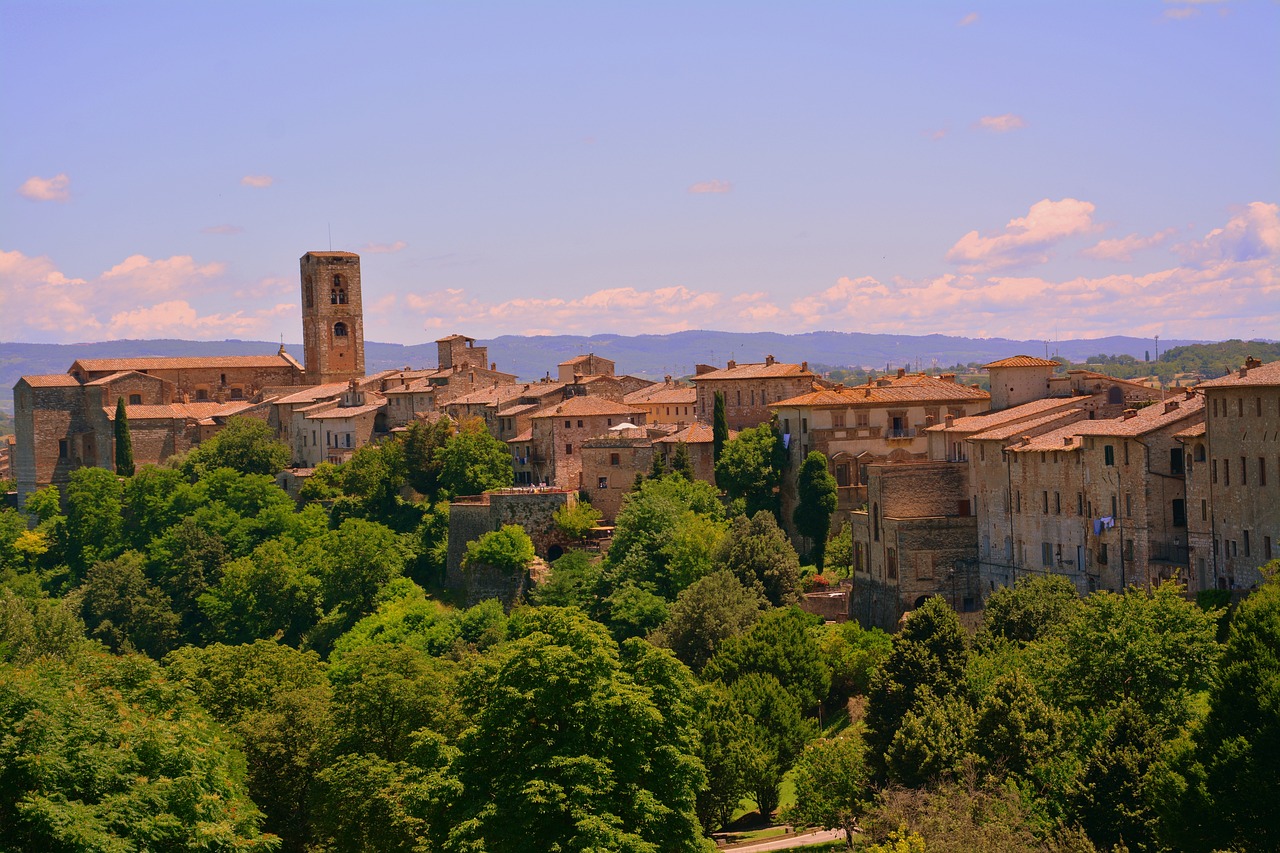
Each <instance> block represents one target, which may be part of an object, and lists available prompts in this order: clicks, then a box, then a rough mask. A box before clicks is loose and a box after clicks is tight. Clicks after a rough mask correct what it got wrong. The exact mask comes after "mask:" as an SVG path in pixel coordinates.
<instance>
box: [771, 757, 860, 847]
mask: <svg viewBox="0 0 1280 853" xmlns="http://www.w3.org/2000/svg"><path fill="white" fill-rule="evenodd" d="M866 751H867V750H866V746H865V745H864V744H863V743H862V739H861V738H859V737H856V736H855V737H840V738H833V739H827V738H823V739H821V740H816V741H814V742H813V743H811V744H809V746H808V747H806V748H805V751H804V752H802V753H801V754H800V758H799V759H798V760H797V761H796V765H795V776H794V780H795V786H796V801H795V805H793V806H792V807H791V808H789V809H788V810H787V811H786V813H785V814H786V818H787V820H788V821H789V822H791V823H799V824H808V825H811V826H821V827H823V828H824V829H842V830H844V837H845V843H846V844H848V846H849V848H850V849H852V848H853V831H854V829H855V828H857V824H858V818H860V817H861V816H862V815H863V814H865V813H866V811H867V809H868V808H869V807H870V805H871V803H872V802H873V800H874V795H873V793H872V789H871V770H870V768H869V767H868V766H867V757H866Z"/></svg>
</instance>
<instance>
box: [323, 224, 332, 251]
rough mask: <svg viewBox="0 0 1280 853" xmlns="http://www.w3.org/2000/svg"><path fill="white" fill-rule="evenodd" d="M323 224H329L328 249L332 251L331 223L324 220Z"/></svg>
mask: <svg viewBox="0 0 1280 853" xmlns="http://www.w3.org/2000/svg"><path fill="white" fill-rule="evenodd" d="M325 224H326V225H328V226H329V251H330V252H332V251H333V223H332V222H326V223H325Z"/></svg>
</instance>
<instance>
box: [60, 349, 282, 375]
mask: <svg viewBox="0 0 1280 853" xmlns="http://www.w3.org/2000/svg"><path fill="white" fill-rule="evenodd" d="M77 365H78V366H79V367H80V369H81V370H84V371H86V372H88V373H117V372H120V371H124V370H137V371H139V372H142V371H144V370H194V369H198V368H220V367H225V368H237V367H248V368H254V367H257V368H270V367H281V368H286V367H287V368H292V367H294V362H292V361H291V360H289V359H287V358H285V357H284V356H282V355H280V354H278V353H277V354H273V355H223V356H213V357H210V356H183V357H178V358H169V357H166V356H144V357H141V358H81V359H77V360H76V362H75V364H73V365H71V366H72V367H73V368H74V367H76V366H77Z"/></svg>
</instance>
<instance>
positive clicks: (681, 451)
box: [671, 441, 693, 480]
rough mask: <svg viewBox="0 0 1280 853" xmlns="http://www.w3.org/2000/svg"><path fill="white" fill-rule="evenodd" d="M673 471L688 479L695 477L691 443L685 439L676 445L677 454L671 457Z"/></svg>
mask: <svg viewBox="0 0 1280 853" xmlns="http://www.w3.org/2000/svg"><path fill="white" fill-rule="evenodd" d="M671 473H672V474H679V475H680V476H681V477H684V478H685V479H686V480H692V479H693V460H692V459H690V458H689V445H687V444H685V443H684V442H683V441H682V442H679V443H678V444H677V445H676V453H675V456H673V457H672V458H671Z"/></svg>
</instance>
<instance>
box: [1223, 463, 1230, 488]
mask: <svg viewBox="0 0 1280 853" xmlns="http://www.w3.org/2000/svg"><path fill="white" fill-rule="evenodd" d="M1222 485H1224V486H1230V485H1231V460H1230V459H1223V460H1222Z"/></svg>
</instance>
